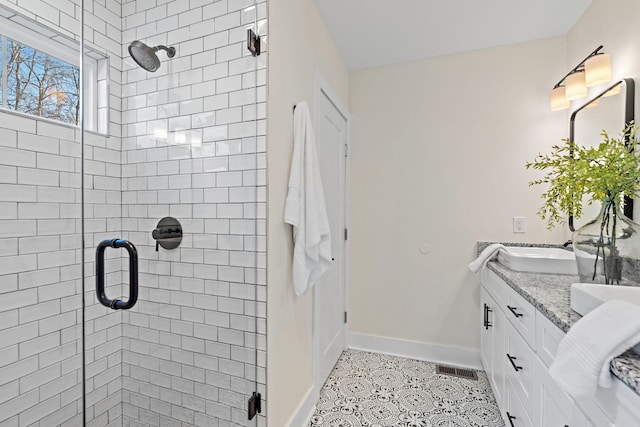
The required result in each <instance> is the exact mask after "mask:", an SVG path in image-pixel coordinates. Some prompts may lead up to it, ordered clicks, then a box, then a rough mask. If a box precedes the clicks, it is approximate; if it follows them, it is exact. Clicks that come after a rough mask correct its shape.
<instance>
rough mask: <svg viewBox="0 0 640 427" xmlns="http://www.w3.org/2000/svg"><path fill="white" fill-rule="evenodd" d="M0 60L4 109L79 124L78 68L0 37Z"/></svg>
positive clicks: (22, 44)
mask: <svg viewBox="0 0 640 427" xmlns="http://www.w3.org/2000/svg"><path fill="white" fill-rule="evenodd" d="M2 57H3V59H4V60H3V61H2V62H3V63H4V64H3V66H2V71H3V72H6V79H4V78H3V81H6V86H4V87H3V89H4V88H5V87H6V90H3V91H2V106H3V107H4V108H8V109H9V110H13V111H19V112H21V113H26V114H31V115H34V116H39V117H44V118H47V119H52V120H58V121H61V122H64V123H69V124H72V125H78V124H79V123H80V96H79V95H80V68H79V67H77V66H75V65H71V64H69V63H67V62H64V61H62V60H61V59H58V58H56V57H54V56H51V55H49V54H47V53H44V52H42V51H39V50H37V49H34V48H33V47H31V46H28V45H26V44H24V43H20V42H17V41H15V40H12V39H10V38H7V37H3V43H2Z"/></svg>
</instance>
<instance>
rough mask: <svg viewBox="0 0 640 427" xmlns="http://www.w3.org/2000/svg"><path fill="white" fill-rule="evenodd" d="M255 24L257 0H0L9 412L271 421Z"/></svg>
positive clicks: (261, 96) (0, 323) (128, 422)
mask: <svg viewBox="0 0 640 427" xmlns="http://www.w3.org/2000/svg"><path fill="white" fill-rule="evenodd" d="M249 29H250V30H252V31H254V32H255V33H257V34H259V35H260V36H262V40H261V41H262V43H261V44H262V50H263V51H264V50H265V49H264V45H265V43H264V42H265V40H264V35H265V34H266V3H265V1H264V0H262V1H259V0H218V1H199V0H190V1H187V0H135V1H134V0H107V1H105V0H93V1H92V0H84V1H82V0H56V1H54V2H46V1H43V0H0V52H1V54H0V57H1V61H0V75H1V86H0V99H1V109H0V426H3V427H4V426H20V427H23V426H25V427H26V426H41V427H51V426H69V427H77V426H255V425H264V424H265V418H264V416H263V415H261V414H257V415H256V416H253V412H257V411H258V410H259V409H260V404H262V407H264V399H265V396H264V388H265V387H264V381H265V372H264V369H265V348H266V337H265V332H266V325H265V313H266V310H265V298H266V290H265V274H264V268H265V251H266V245H265V220H264V219H265V213H266V212H265V210H266V208H265V149H266V146H265V92H266V91H265V84H266V83H265V82H266V53H264V52H262V53H261V54H260V55H256V56H254V55H252V52H250V51H249V50H248V49H247V44H248V43H247V30H249ZM130 46H133V50H134V51H137V52H138V55H135V54H134V56H136V59H135V60H134V59H133V58H132V57H131V56H130V50H129V47H130ZM154 47H157V48H154ZM165 47H166V50H165ZM171 48H174V49H175V50H174V51H172V50H171ZM132 53H133V52H132ZM140 53H142V54H143V56H142V57H141V56H140V55H139V54H140ZM151 53H153V54H154V55H157V56H155V59H154V56H152V55H151ZM168 53H173V55H171V54H169V55H167V54H168ZM145 55H146V56H145ZM141 61H142V62H141ZM139 64H141V65H143V66H144V68H143V67H142V66H140V65H139ZM96 289H98V291H97V292H96ZM250 418H251V419H250Z"/></svg>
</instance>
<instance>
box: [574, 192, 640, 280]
mask: <svg viewBox="0 0 640 427" xmlns="http://www.w3.org/2000/svg"><path fill="white" fill-rule="evenodd" d="M573 250H574V252H575V255H576V261H577V263H578V275H579V276H580V282H583V283H601V284H609V285H620V284H622V285H639V284H640V225H639V224H636V223H635V222H633V221H631V220H630V219H629V218H627V217H626V216H625V215H624V214H623V213H622V210H621V209H620V203H619V202H616V201H608V202H604V203H603V205H602V209H601V210H600V213H599V214H598V216H597V217H596V218H595V219H594V220H593V221H590V222H589V223H587V224H585V225H584V226H582V227H581V228H579V229H578V230H576V231H574V233H573Z"/></svg>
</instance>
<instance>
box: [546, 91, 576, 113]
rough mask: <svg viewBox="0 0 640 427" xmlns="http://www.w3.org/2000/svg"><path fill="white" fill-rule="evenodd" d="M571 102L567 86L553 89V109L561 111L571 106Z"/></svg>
mask: <svg viewBox="0 0 640 427" xmlns="http://www.w3.org/2000/svg"><path fill="white" fill-rule="evenodd" d="M570 104H571V102H570V101H569V100H568V99H567V95H566V87H564V86H558V87H554V88H553V89H552V90H551V111H560V110H564V109H567V108H569V105H570Z"/></svg>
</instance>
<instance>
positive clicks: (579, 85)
mask: <svg viewBox="0 0 640 427" xmlns="http://www.w3.org/2000/svg"><path fill="white" fill-rule="evenodd" d="M564 82H565V85H566V87H567V89H566V92H565V94H566V95H567V99H568V100H569V101H574V100H576V99H580V98H584V97H585V96H587V83H586V81H585V77H584V71H574V72H573V73H571V74H569V75H568V76H567V77H566V78H565V80H564Z"/></svg>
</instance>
